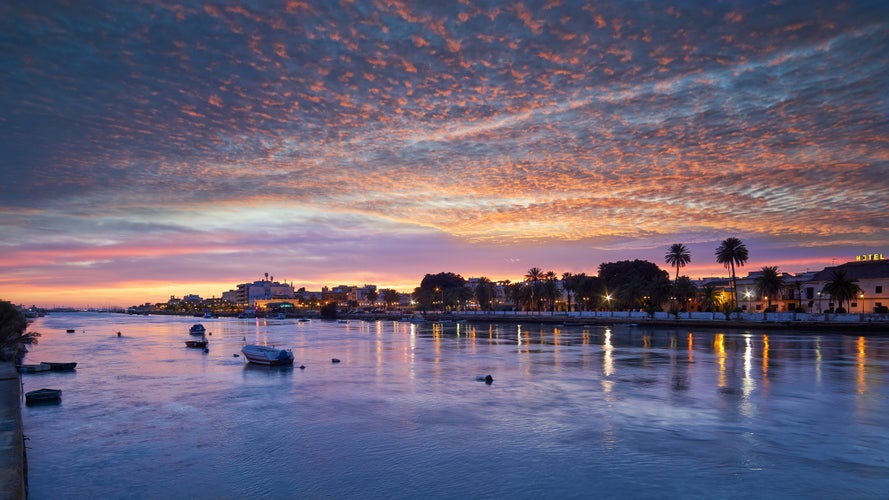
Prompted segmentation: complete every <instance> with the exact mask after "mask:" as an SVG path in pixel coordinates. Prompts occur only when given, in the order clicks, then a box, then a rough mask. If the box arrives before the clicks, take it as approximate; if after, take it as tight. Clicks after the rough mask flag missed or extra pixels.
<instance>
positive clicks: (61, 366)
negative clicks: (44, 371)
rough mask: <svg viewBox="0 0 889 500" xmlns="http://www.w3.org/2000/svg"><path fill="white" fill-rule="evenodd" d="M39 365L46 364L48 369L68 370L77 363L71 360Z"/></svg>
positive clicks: (55, 370) (44, 363) (71, 369)
mask: <svg viewBox="0 0 889 500" xmlns="http://www.w3.org/2000/svg"><path fill="white" fill-rule="evenodd" d="M40 364H41V365H48V366H49V369H50V370H52V371H54V372H70V371H73V370H74V369H75V368H77V363H76V362H74V361H72V362H69V363H47V362H43V363H40Z"/></svg>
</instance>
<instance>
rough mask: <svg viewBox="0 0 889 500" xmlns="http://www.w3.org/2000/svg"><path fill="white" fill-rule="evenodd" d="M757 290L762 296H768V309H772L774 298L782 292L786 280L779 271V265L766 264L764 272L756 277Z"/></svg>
mask: <svg viewBox="0 0 889 500" xmlns="http://www.w3.org/2000/svg"><path fill="white" fill-rule="evenodd" d="M755 283H756V291H757V292H759V296H760V297H765V298H766V303H767V309H766V310H767V311H771V310H772V298H774V297H775V296H776V295H778V294H779V293H780V292H781V289H782V288H784V286H785V285H786V282H785V280H784V276H782V275H781V273H779V272H778V266H764V267H763V268H762V274H761V275H760V276H759V277H758V278H756V280H755Z"/></svg>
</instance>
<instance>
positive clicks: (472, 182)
mask: <svg viewBox="0 0 889 500" xmlns="http://www.w3.org/2000/svg"><path fill="white" fill-rule="evenodd" d="M264 5H265V4H258V5H247V4H243V5H242V4H239V3H235V2H226V1H220V2H212V3H201V2H127V3H125V4H121V3H119V2H105V3H104V5H103V2H92V3H91V4H90V7H89V8H86V7H84V6H81V5H80V4H79V3H78V2H54V1H48V2H27V1H20V0H12V1H7V2H4V3H3V4H2V5H0V27H2V30H0V48H2V50H0V65H2V70H3V74H4V80H5V83H4V85H3V86H2V87H0V109H2V113H0V150H2V151H3V154H2V159H0V170H2V175H3V183H2V185H0V194H2V196H0V214H2V219H0V231H2V234H3V237H2V238H0V298H2V299H4V300H11V301H13V302H15V303H25V304H32V303H35V304H37V305H46V306H52V305H76V306H84V305H93V306H101V305H118V306H126V305H131V304H137V303H142V302H156V301H164V300H166V299H167V298H169V296H170V295H177V296H181V295H183V294H189V293H194V294H199V295H202V296H204V297H212V296H219V295H220V294H221V293H222V292H223V291H225V290H228V289H230V288H232V287H233V286H234V285H235V284H237V283H241V282H245V281H248V280H251V281H252V280H254V279H258V278H260V277H261V276H262V274H263V273H264V272H268V273H270V274H272V275H274V276H275V278H276V279H278V280H281V281H287V282H292V283H293V285H294V286H296V287H303V286H304V287H306V288H307V289H312V290H320V288H321V287H322V286H325V285H326V286H336V285H338V284H363V283H373V284H376V285H378V286H379V287H383V288H396V289H399V290H400V291H405V292H407V291H411V290H412V289H413V288H414V287H416V286H418V285H419V282H420V280H421V279H422V277H423V275H424V274H426V273H437V272H442V271H450V272H455V273H458V274H461V275H463V276H464V277H471V276H487V277H489V278H491V279H494V280H498V279H511V280H519V279H521V277H522V276H523V275H524V274H525V272H526V271H527V270H528V269H529V268H530V267H540V268H542V269H544V270H547V271H548V270H552V271H555V272H557V273H559V274H561V273H562V272H566V271H570V272H586V273H588V274H595V273H596V271H597V268H598V266H599V264H600V263H602V262H609V261H615V260H623V259H636V258H638V259H645V260H650V261H652V262H655V263H657V264H658V265H660V266H662V267H663V268H664V269H669V266H667V265H666V264H665V263H664V254H665V252H666V250H667V248H668V247H669V245H670V244H672V243H676V242H682V243H684V244H686V245H687V246H688V248H689V249H690V250H691V255H692V261H691V263H690V264H689V265H688V266H687V267H685V268H683V270H682V272H683V274H688V275H689V276H691V277H692V278H699V277H702V276H716V275H723V276H724V275H726V274H727V273H726V271H725V269H724V268H723V266H722V265H720V264H717V263H716V261H715V258H714V250H715V248H716V247H717V246H718V244H719V242H720V241H721V240H722V239H724V238H726V237H729V236H735V237H738V238H740V239H742V240H743V241H744V242H745V244H746V246H747V248H748V249H749V250H750V260H749V262H748V263H747V266H746V267H745V268H744V269H742V270H741V272H740V274H746V272H747V271H750V270H757V269H759V268H760V267H762V266H766V265H769V266H779V268H780V269H781V270H782V271H786V272H802V271H806V270H808V269H811V270H816V269H821V268H823V267H825V266H828V265H831V264H832V263H841V262H846V261H850V260H854V258H855V255H858V254H861V253H868V252H883V253H889V215H887V210H889V204H887V199H889V196H887V193H889V103H887V98H889V4H887V3H885V2H874V3H867V2H851V3H841V2H834V1H830V2H827V1H825V2H821V1H814V2H811V1H809V2H768V3H767V2H759V1H739V2H728V3H713V4H712V5H711V3H706V4H697V3H690V4H689V3H685V2H680V3H669V2H667V3H662V2H650V3H647V4H645V3H637V2H632V3H631V2H573V1H567V0H566V1H551V2H499V1H490V2H472V1H461V2H441V3H435V2H432V3H430V2H423V3H416V2H399V1H394V2H376V1H365V0H357V1H355V2H336V3H334V2H316V1H308V2H289V3H286V4H284V5H282V6H280V7H266V6H264Z"/></svg>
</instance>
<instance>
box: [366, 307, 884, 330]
mask: <svg viewBox="0 0 889 500" xmlns="http://www.w3.org/2000/svg"><path fill="white" fill-rule="evenodd" d="M418 314H419V315H421V316H423V317H424V318H425V319H426V320H429V321H447V320H466V321H489V322H496V323H543V324H565V325H600V326H601V325H634V326H652V327H665V328H671V327H674V328H675V327H681V328H717V329H723V330H788V331H806V332H814V331H829V332H834V333H842V334H849V335H889V315H886V314H823V313H822V314H807V313H762V312H756V313H732V315H731V318H730V319H726V318H725V314H723V313H709V312H690V313H689V312H684V313H679V315H678V316H673V315H671V314H669V313H667V312H657V313H655V314H654V315H653V316H651V315H649V314H648V313H645V312H641V311H613V312H612V311H584V312H570V313H566V312H548V311H540V312H537V311H497V312H486V311H453V312H446V313H440V312H437V311H429V312H426V313H418ZM362 319H372V318H362ZM377 319H379V318H377Z"/></svg>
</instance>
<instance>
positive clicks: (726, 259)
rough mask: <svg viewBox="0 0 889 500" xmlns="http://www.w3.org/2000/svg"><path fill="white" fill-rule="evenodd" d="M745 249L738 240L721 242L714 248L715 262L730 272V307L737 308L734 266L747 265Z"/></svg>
mask: <svg viewBox="0 0 889 500" xmlns="http://www.w3.org/2000/svg"><path fill="white" fill-rule="evenodd" d="M747 259H748V254H747V247H746V246H745V245H744V243H743V242H742V241H741V240H739V239H738V238H735V237H731V238H726V239H724V240H722V243H720V244H719V247H717V248H716V262H718V263H720V264H722V265H723V266H725V268H726V269H731V270H732V307H734V308H736V307H738V286H737V278H736V277H735V266H738V267H743V266H744V264H746V263H747Z"/></svg>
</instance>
